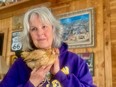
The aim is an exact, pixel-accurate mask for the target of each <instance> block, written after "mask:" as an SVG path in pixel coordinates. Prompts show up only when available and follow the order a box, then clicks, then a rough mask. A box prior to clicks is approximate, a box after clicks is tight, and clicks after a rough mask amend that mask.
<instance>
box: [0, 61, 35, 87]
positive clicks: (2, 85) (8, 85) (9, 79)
mask: <svg viewBox="0 0 116 87" xmlns="http://www.w3.org/2000/svg"><path fill="white" fill-rule="evenodd" d="M17 63H18V61H17V60H16V61H15V62H14V64H13V65H12V66H11V67H10V69H9V70H8V72H7V74H6V75H5V77H4V78H3V80H2V81H1V82H0V87H34V86H33V85H32V84H31V82H30V81H27V82H26V83H25V84H22V83H20V79H19V73H18V64H17Z"/></svg>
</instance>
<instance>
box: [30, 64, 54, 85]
mask: <svg viewBox="0 0 116 87" xmlns="http://www.w3.org/2000/svg"><path fill="white" fill-rule="evenodd" d="M51 66H52V65H49V66H42V67H40V68H39V69H36V68H35V69H34V70H33V71H32V72H31V76H30V78H29V80H30V82H31V83H32V84H33V85H34V86H35V87H36V86H38V85H39V84H40V83H41V82H42V81H44V79H45V75H46V73H47V72H49V71H50V68H51Z"/></svg>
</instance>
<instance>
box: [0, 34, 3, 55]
mask: <svg viewBox="0 0 116 87" xmlns="http://www.w3.org/2000/svg"><path fill="white" fill-rule="evenodd" d="M3 41H4V33H0V55H2V51H3Z"/></svg>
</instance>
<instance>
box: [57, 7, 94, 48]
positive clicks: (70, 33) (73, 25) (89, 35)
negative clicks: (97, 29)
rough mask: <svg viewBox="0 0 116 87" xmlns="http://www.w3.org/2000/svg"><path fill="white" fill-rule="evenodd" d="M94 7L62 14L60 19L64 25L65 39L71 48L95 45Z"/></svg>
mask: <svg viewBox="0 0 116 87" xmlns="http://www.w3.org/2000/svg"><path fill="white" fill-rule="evenodd" d="M93 13H94V12H93V8H89V9H84V10H80V11H75V12H69V13H65V14H61V15H60V16H59V20H60V22H61V24H62V25H63V27H64V36H63V40H64V42H66V43H67V44H68V45H69V48H80V47H90V46H94V14H93Z"/></svg>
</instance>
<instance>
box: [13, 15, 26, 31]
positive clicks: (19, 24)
mask: <svg viewBox="0 0 116 87" xmlns="http://www.w3.org/2000/svg"><path fill="white" fill-rule="evenodd" d="M23 18H24V15H23V14H22V15H17V16H13V19H12V20H13V24H12V25H13V30H14V31H16V30H22V29H23Z"/></svg>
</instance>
